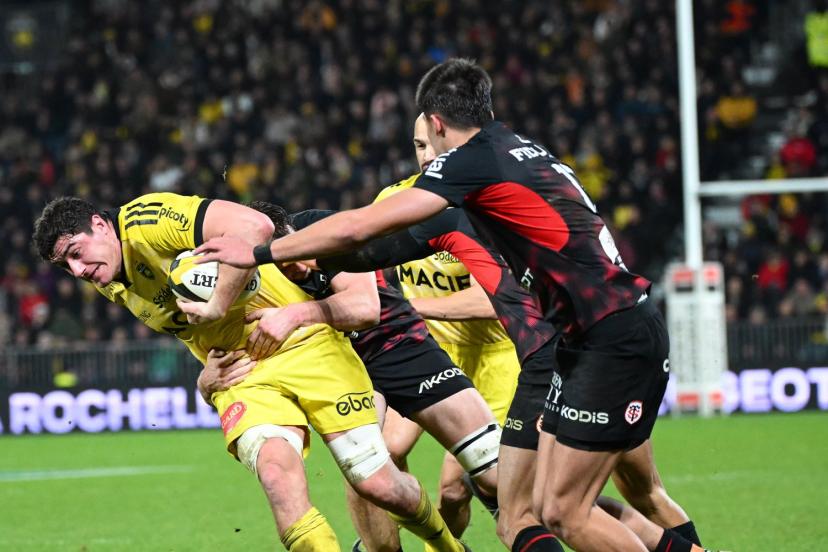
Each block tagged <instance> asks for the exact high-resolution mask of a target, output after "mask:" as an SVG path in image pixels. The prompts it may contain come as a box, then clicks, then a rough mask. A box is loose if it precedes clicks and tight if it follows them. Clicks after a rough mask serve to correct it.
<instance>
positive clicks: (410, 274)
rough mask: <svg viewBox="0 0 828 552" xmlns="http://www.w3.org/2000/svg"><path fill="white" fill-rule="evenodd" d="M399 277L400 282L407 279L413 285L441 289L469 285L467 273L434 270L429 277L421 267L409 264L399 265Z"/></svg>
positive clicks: (459, 288) (456, 289) (451, 289)
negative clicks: (445, 272)
mask: <svg viewBox="0 0 828 552" xmlns="http://www.w3.org/2000/svg"><path fill="white" fill-rule="evenodd" d="M399 277H400V281H401V282H406V281H408V282H411V284H412V285H415V286H426V287H430V288H432V289H433V288H437V289H441V290H443V291H460V290H463V289H466V288H469V287H471V276H470V275H468V274H463V275H461V276H449V275H448V274H444V273H442V272H440V271H437V270H435V271H434V272H433V273H432V274H431V277H430V278H429V274H428V272H426V271H425V270H423V269H422V268H412V267H411V266H409V265H400V267H399Z"/></svg>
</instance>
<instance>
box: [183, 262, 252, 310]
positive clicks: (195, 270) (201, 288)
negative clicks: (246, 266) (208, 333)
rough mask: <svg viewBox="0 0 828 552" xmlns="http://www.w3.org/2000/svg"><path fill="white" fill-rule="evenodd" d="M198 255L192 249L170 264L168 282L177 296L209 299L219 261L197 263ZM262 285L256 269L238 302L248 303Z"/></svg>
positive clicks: (190, 298)
mask: <svg viewBox="0 0 828 552" xmlns="http://www.w3.org/2000/svg"><path fill="white" fill-rule="evenodd" d="M196 257H198V255H193V252H192V251H184V252H183V253H179V255H178V256H177V257H176V258H175V260H174V261H173V262H172V264H171V265H170V273H169V276H168V277H167V283H168V284H169V285H170V289H171V290H172V292H173V293H174V294H175V295H176V296H177V297H180V298H182V299H188V300H190V301H209V300H210V297H212V296H213V290H214V289H215V287H216V282H217V281H218V266H219V265H218V261H212V262H209V263H204V264H196V263H195V259H196ZM261 285H262V278H261V276H260V275H259V270H258V269H256V273H255V274H254V275H253V277H252V278H251V279H250V281H249V282H247V285H246V286H244V289H243V290H242V291H241V293H240V294H239V297H238V299H236V304H239V303H246V302H247V301H249V300H250V299H252V298H253V297H254V296H255V295H256V294H257V293H259V288H260V287H261Z"/></svg>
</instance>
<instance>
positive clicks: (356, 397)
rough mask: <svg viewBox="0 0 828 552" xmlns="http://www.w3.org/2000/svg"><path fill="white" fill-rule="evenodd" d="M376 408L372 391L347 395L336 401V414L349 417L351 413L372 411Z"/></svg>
mask: <svg viewBox="0 0 828 552" xmlns="http://www.w3.org/2000/svg"><path fill="white" fill-rule="evenodd" d="M372 408H374V395H373V393H372V392H371V391H363V392H361V393H346V394H345V395H342V396H341V397H339V398H338V399H337V401H336V413H337V414H339V415H340V416H347V415H348V414H350V413H351V412H359V411H361V410H370V409H372Z"/></svg>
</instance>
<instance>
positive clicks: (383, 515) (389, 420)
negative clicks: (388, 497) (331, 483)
mask: <svg viewBox="0 0 828 552" xmlns="http://www.w3.org/2000/svg"><path fill="white" fill-rule="evenodd" d="M375 403H376V405H377V412H378V413H379V412H381V411H383V410H385V423H384V424H383V429H382V433H383V438H384V440H385V443H386V445H388V452H389V453H390V454H391V459H392V460H393V461H394V463H395V464H396V465H397V466H398V467H399V468H400V469H401V470H405V466H406V464H405V461H406V457H407V455H408V453H409V451H410V450H411V448H412V447H413V446H414V443H415V442H416V441H417V438H418V437H419V436H420V433H422V429H420V428H419V426H418V425H417V424H415V423H413V422H410V421H408V420H406V419H405V418H403V417H402V416H400V415H399V414H398V413H397V412H396V411H395V410H393V409H391V408H388V409H386V407H385V404H386V403H385V398H384V397H383V396H382V395H381V394H379V393H376V395H375ZM401 464H402V465H401ZM345 497H346V499H347V501H348V510H349V512H350V514H351V521H352V522H353V524H354V527H355V528H356V531H357V534H358V535H359V538H360V540H362V546H363V548H364V549H365V550H367V551H368V552H397V551H398V550H399V549H400V546H401V545H400V533H399V529H398V527H397V524H396V523H394V521H393V520H392V519H391V518H390V517H388V513H387V512H386V511H385V510H382V509H381V508H378V507H377V506H374V505H373V504H371V503H370V502H368V501H367V500H365V499H364V498H362V497H360V496H359V495H358V494H357V493H356V491H354V489H353V488H352V487H351V486H350V485H348V484H347V483H346V485H345Z"/></svg>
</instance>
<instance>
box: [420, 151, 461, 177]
mask: <svg viewBox="0 0 828 552" xmlns="http://www.w3.org/2000/svg"><path fill="white" fill-rule="evenodd" d="M455 151H457V148H451V149H450V150H448V151H447V152H446V153H442V154H440V155H438V156H437V157H436V158H435V159H434V161H432V162H431V164H430V165H429V166H428V168H426V172H425V174H426V176H430V177H431V178H437V179H440V180H442V179H443V175H442V174H440V171H442V170H443V164H444V163H445V162H446V159H448V156H449V155H451V154H452V153H454V152H455Z"/></svg>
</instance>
